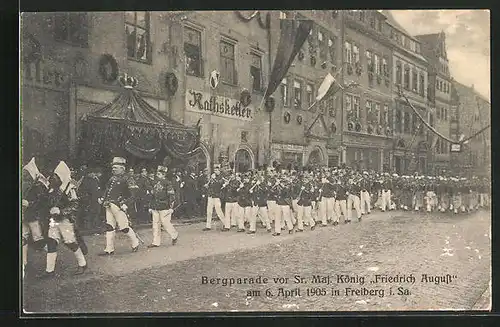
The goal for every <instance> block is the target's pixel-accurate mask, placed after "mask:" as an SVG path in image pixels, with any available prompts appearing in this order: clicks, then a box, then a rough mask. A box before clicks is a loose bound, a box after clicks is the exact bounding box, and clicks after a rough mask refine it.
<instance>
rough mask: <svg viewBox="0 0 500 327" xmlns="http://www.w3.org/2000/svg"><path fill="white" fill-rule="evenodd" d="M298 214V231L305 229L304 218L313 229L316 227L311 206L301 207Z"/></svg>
mask: <svg viewBox="0 0 500 327" xmlns="http://www.w3.org/2000/svg"><path fill="white" fill-rule="evenodd" d="M298 210H299V211H298V213H297V222H298V226H297V227H298V229H299V230H302V229H304V218H305V221H306V222H307V223H309V224H310V226H311V227H313V226H315V225H316V223H315V222H314V219H313V218H312V212H311V211H312V207H311V206H305V207H304V206H299V209H298Z"/></svg>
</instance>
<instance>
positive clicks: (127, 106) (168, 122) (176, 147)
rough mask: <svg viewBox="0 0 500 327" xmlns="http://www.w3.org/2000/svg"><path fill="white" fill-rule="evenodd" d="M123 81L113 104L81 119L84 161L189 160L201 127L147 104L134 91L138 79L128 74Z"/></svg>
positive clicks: (197, 147)
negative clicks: (113, 158)
mask: <svg viewBox="0 0 500 327" xmlns="http://www.w3.org/2000/svg"><path fill="white" fill-rule="evenodd" d="M122 83H123V84H124V85H125V87H124V89H123V91H122V92H121V93H120V94H119V95H118V96H117V97H116V98H115V99H114V100H113V101H112V102H111V103H109V104H107V105H105V106H104V107H102V108H100V109H98V110H96V111H94V112H92V113H90V114H88V115H86V116H85V117H84V118H82V119H83V121H84V128H83V131H82V140H81V145H82V152H81V156H82V159H83V160H91V159H93V160H99V159H101V160H109V158H110V157H111V156H113V155H124V156H127V157H130V156H133V157H136V158H139V159H147V160H151V159H160V160H162V159H163V158H164V157H166V156H170V157H172V158H173V159H176V160H188V159H189V158H191V157H192V156H194V155H196V154H197V153H198V151H199V150H200V148H199V144H200V130H199V128H198V127H187V126H184V125H182V124H181V123H179V122H176V121H174V120H172V119H171V118H169V117H168V116H167V115H166V114H165V113H163V112H160V111H159V110H157V109H155V108H154V107H153V106H151V105H150V104H149V103H147V102H146V101H145V100H144V99H143V98H142V97H141V96H140V95H139V94H138V93H137V91H135V90H134V88H133V87H134V86H135V85H134V84H136V82H135V79H133V78H131V77H126V78H125V81H123V79H122ZM160 157H161V158H160ZM99 161H100V160H99Z"/></svg>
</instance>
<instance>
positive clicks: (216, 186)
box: [207, 176, 222, 198]
mask: <svg viewBox="0 0 500 327" xmlns="http://www.w3.org/2000/svg"><path fill="white" fill-rule="evenodd" d="M221 193H222V181H221V178H220V177H219V176H216V177H215V179H212V180H210V181H209V184H208V190H207V194H208V196H209V197H211V198H220V197H221Z"/></svg>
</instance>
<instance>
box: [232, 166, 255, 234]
mask: <svg viewBox="0 0 500 327" xmlns="http://www.w3.org/2000/svg"><path fill="white" fill-rule="evenodd" d="M251 187H252V186H251V185H250V176H249V174H248V173H245V174H244V175H243V178H242V180H241V182H240V185H239V186H238V188H237V190H236V191H237V193H238V205H239V207H240V212H239V214H238V230H237V231H238V232H244V231H245V225H246V224H247V223H248V224H250V221H251V219H252V218H251V216H252V213H253V203H252V194H251V193H250V188H251ZM254 232H255V231H254Z"/></svg>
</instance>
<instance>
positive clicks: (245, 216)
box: [238, 206, 254, 229]
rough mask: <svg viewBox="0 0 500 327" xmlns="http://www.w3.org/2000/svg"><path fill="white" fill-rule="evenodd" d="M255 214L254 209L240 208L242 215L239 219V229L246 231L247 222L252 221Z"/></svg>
mask: <svg viewBox="0 0 500 327" xmlns="http://www.w3.org/2000/svg"><path fill="white" fill-rule="evenodd" d="M253 213H254V211H253V207H252V206H250V207H241V206H240V214H239V219H238V229H245V222H247V221H248V222H251V221H252V219H253V218H252V216H253V215H252V214H253Z"/></svg>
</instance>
